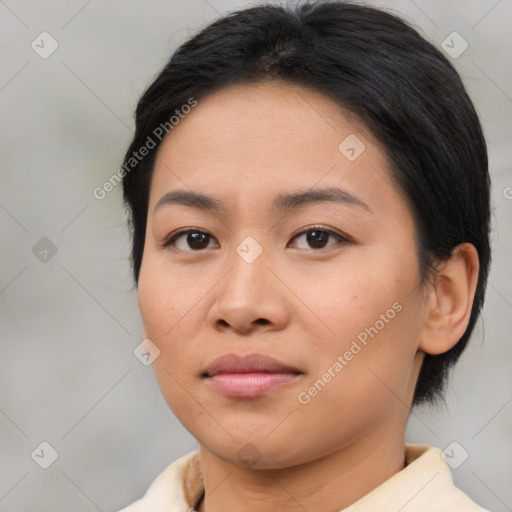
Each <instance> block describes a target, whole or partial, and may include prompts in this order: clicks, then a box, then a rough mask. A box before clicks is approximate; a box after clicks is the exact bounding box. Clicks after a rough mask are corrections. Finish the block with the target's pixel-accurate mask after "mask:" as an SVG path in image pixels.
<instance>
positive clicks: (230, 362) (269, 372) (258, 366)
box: [202, 354, 303, 398]
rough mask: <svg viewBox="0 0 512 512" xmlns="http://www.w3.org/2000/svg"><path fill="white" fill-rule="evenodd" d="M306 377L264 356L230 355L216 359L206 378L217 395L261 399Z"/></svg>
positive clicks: (205, 373)
mask: <svg viewBox="0 0 512 512" xmlns="http://www.w3.org/2000/svg"><path fill="white" fill-rule="evenodd" d="M301 375H303V372H301V371H300V370H299V369H298V368H296V367H294V366H291V365H288V364H285V363H283V362H281V361H278V360H277V359H274V358H272V357H269V356H265V355H262V354H248V355H245V356H242V355H239V354H226V355H223V356H220V357H218V358H216V359H214V360H213V361H212V362H211V363H210V364H209V365H208V366H207V367H206V369H205V370H204V372H203V374H202V377H203V378H204V379H205V381H206V382H207V383H208V384H209V385H210V386H211V387H212V388H213V389H215V390H216V391H217V392H219V393H221V394H223V395H227V396H232V397H245V398H250V397H257V396H262V395H265V394H267V393H269V392H270V391H272V390H274V389H276V388H278V387H281V386H283V385H286V384H288V383H290V382H293V381H294V380H296V379H297V378H298V377H299V376H301Z"/></svg>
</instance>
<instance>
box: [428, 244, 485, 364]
mask: <svg viewBox="0 0 512 512" xmlns="http://www.w3.org/2000/svg"><path fill="white" fill-rule="evenodd" d="M478 271H479V260H478V253H477V250H476V248H475V246H474V245H473V244H470V243H463V244H460V245H458V246H457V247H455V248H454V250H453V251H452V254H451V256H450V258H449V259H448V260H445V261H443V262H442V263H441V264H440V265H439V267H438V272H437V275H436V279H435V282H434V284H432V285H431V289H430V290H429V292H428V293H429V301H428V305H427V310H426V318H425V329H424V331H423V332H422V334H421V337H420V342H419V345H418V348H419V349H420V350H422V351H424V352H426V353H428V354H442V353H444V352H447V351H448V350H450V349H451V348H452V347H453V346H454V345H455V344H456V343H457V342H458V341H459V340H460V338H461V337H462V335H463V334H464V332H465V331H466V328H467V326H468V323H469V319H470V317H471V309H472V307H473V300H474V297H475V292H476V286H477V282H478Z"/></svg>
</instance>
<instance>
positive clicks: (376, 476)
mask: <svg viewBox="0 0 512 512" xmlns="http://www.w3.org/2000/svg"><path fill="white" fill-rule="evenodd" d="M379 434H380V435H379V436H378V437H375V438H372V439H369V438H364V439H361V440H358V441H356V442H354V443H351V444H350V445H347V446H344V447H343V448H340V449H339V450H336V451H333V452H331V453H329V454H327V455H325V456H323V457H320V458H318V459H315V460H312V461H310V462H306V463H304V464H301V465H298V466H294V467H288V468H282V469H272V470H251V469H247V468H240V467H239V466H237V465H235V464H231V463H229V462H225V461H222V460H220V459H219V458H218V457H216V456H215V455H213V454H212V453H211V452H210V451H209V450H207V449H206V448H205V447H203V446H201V460H202V469H203V478H204V482H205V490H206V497H205V499H203V500H202V502H201V505H200V507H199V508H198V512H220V511H226V510H246V511H250V512H268V511H270V510H287V511H288V512H296V511H297V512H299V511H300V512H303V511H304V510H308V511H309V512H316V511H318V512H320V511H322V512H325V511H339V510H342V509H344V508H346V507H348V506H349V505H351V504H353V503H355V502H356V501H357V500H359V499H360V498H362V497H363V496H365V495H366V494H368V493H369V492H370V491H372V490H373V489H375V488H376V487H378V486H379V485H380V484H382V483H383V482H385V481H386V480H387V479H389V478H390V477H391V476H393V475H394V474H395V473H397V472H398V471H400V470H401V469H403V467H404V446H405V429H404V430H403V431H402V432H399V433H398V434H399V435H397V433H396V432H394V433H391V435H385V434H383V432H382V431H381V432H380V433H379Z"/></svg>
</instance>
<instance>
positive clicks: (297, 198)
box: [153, 187, 373, 214]
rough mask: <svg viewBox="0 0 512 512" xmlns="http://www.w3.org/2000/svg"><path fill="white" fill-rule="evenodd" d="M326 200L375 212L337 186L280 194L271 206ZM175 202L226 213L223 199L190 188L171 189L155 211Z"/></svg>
mask: <svg viewBox="0 0 512 512" xmlns="http://www.w3.org/2000/svg"><path fill="white" fill-rule="evenodd" d="M324 202H329V203H338V204H344V205H348V206H357V207H360V208H362V209H364V210H367V211H368V212H370V213H372V214H373V211H372V209H371V208H370V207H369V206H368V205H367V204H366V203H365V202H364V201H362V200H361V199H359V198H358V197H356V196H355V195H353V194H351V193H350V192H348V191H346V190H342V189H340V188H337V187H326V188H315V189H307V190H297V191H295V192H286V193H282V194H278V195H277V196H276V197H275V198H274V200H273V201H272V205H271V208H272V210H273V211H275V212H289V211H291V210H297V209H299V208H302V207H304V206H307V205H310V204H318V203H324ZM173 204H177V205H184V206H190V207H192V208H198V209H200V210H211V211H213V212H218V213H226V210H225V208H224V203H223V202H222V201H221V200H219V199H217V198H215V197H213V196H209V195H207V194H203V193H200V192H192V191H189V190H171V191H170V192H167V193H166V194H165V195H163V196H162V197H161V198H160V199H159V200H158V202H157V203H156V206H155V208H154V210H153V213H156V211H157V210H158V209H159V208H161V207H162V206H164V205H173Z"/></svg>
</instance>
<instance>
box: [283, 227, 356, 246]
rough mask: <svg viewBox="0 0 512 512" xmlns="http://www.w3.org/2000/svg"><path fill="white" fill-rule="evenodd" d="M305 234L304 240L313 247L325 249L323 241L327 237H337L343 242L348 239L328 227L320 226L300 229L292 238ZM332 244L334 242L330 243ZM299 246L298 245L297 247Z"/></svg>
mask: <svg viewBox="0 0 512 512" xmlns="http://www.w3.org/2000/svg"><path fill="white" fill-rule="evenodd" d="M304 235H306V238H305V239H306V242H307V243H308V244H309V245H310V246H311V247H312V248H314V249H325V247H326V245H325V243H326V242H327V240H328V239H329V238H333V237H334V238H337V239H338V241H339V242H342V243H345V242H348V240H347V239H346V238H345V237H343V236H341V235H338V234H337V233H334V232H333V231H330V230H328V229H320V228H314V229H308V230H305V231H302V232H300V233H298V234H297V235H295V236H294V237H293V239H295V238H297V239H299V238H300V237H302V236H304ZM331 245H334V244H331ZM327 247H329V246H327ZM299 248H300V247H299Z"/></svg>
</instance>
